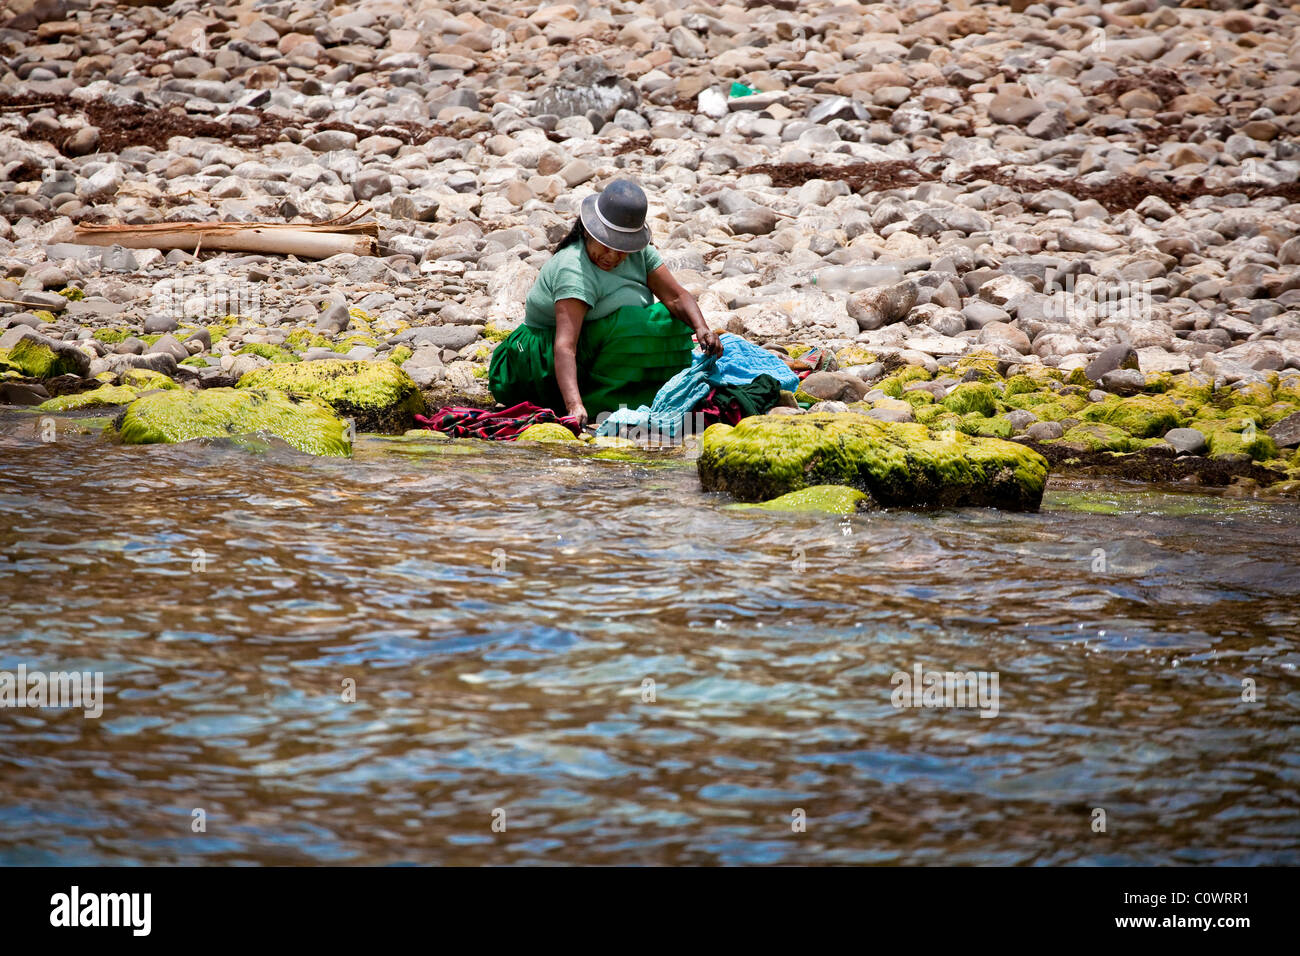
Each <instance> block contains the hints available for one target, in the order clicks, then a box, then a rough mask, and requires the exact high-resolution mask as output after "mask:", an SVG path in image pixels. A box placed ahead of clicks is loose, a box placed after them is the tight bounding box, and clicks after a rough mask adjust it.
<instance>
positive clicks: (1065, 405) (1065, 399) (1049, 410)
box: [1032, 395, 1088, 422]
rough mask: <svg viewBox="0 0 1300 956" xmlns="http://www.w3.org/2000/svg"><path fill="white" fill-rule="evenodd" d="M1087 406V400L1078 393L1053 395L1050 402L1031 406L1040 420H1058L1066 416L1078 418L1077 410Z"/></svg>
mask: <svg viewBox="0 0 1300 956" xmlns="http://www.w3.org/2000/svg"><path fill="white" fill-rule="evenodd" d="M1087 406H1088V400H1087V399H1086V398H1083V397H1082V396H1079V395H1055V396H1053V400H1052V401H1050V402H1044V403H1042V404H1041V405H1034V406H1032V408H1033V412H1034V414H1035V415H1037V416H1038V420H1039V421H1041V422H1059V421H1062V420H1063V419H1066V418H1078V417H1079V412H1081V411H1083V409H1085V408H1086V407H1087Z"/></svg>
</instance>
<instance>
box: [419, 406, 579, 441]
mask: <svg viewBox="0 0 1300 956" xmlns="http://www.w3.org/2000/svg"><path fill="white" fill-rule="evenodd" d="M415 421H416V424H418V425H420V426H421V427H423V428H428V429H430V430H431V431H436V432H443V433H445V434H448V435H451V436H452V437H454V438H484V439H487V440H489V441H514V440H515V439H516V438H518V437H519V435H520V433H522V432H523V430H524V429H526V428H527V427H528V426H529V425H540V424H543V423H545V422H555V423H556V424H558V425H563V426H564V427H565V428H567V429H569V431H571V432H573V434H574V435H579V434H581V432H582V426H581V425H579V424H578V420H577V419H576V418H574V417H573V416H572V415H565V416H559V415H556V414H555V412H554V411H552V410H551V409H549V408H543V407H542V406H540V405H534V404H532V403H531V402H520V403H519V404H518V405H512V406H510V407H509V408H503V409H501V410H500V411H495V412H494V411H491V410H490V409H486V408H464V407H458V406H455V405H448V406H445V407H444V408H439V409H437V410H436V411H434V412H433V413H432V414H429V415H416V416H415Z"/></svg>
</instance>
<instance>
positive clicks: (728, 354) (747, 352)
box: [656, 332, 799, 398]
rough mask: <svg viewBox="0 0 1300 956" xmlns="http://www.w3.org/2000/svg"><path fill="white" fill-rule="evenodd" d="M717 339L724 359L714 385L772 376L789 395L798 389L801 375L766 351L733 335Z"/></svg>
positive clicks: (741, 383)
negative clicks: (719, 340) (719, 341)
mask: <svg viewBox="0 0 1300 956" xmlns="http://www.w3.org/2000/svg"><path fill="white" fill-rule="evenodd" d="M718 338H719V339H721V340H722V357H721V358H719V359H718V364H717V368H716V369H715V371H714V372H713V373H712V374H711V375H710V376H709V381H710V382H712V383H713V384H714V385H748V384H749V383H750V382H752V381H753V380H754V379H756V378H758V377H759V376H760V375H770V376H772V377H773V378H774V379H776V380H777V382H779V383H780V385H781V387H782V388H783V389H785V390H786V391H787V392H793V391H795V390H796V389H797V388H798V387H799V376H798V375H796V374H795V373H794V372H792V371H790V366H788V365H786V364H785V363H784V362H782V361H781V360H780V359H779V358H777V357H776V356H775V355H773V354H772V353H771V352H769V351H768V350H767V349H765V348H763V347H761V346H758V345H755V344H754V343H753V342H747V341H745V340H744V339H742V338H741V337H740V336H739V335H732V334H731V333H730V332H723V333H722V335H720V336H718ZM694 354H695V355H700V354H702V353H701V352H699V351H696V352H695V353H694ZM656 398H657V396H656Z"/></svg>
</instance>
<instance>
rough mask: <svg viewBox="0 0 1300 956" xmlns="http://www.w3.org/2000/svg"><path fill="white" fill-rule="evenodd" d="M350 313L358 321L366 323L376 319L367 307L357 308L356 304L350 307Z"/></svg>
mask: <svg viewBox="0 0 1300 956" xmlns="http://www.w3.org/2000/svg"><path fill="white" fill-rule="evenodd" d="M348 315H350V316H351V317H352V318H353V319H354V320H356V321H357V322H364V323H365V324H366V325H369V324H370V323H371V322H373V321H375V317H374V316H373V315H371V314H370V313H369V312H367V311H366V310H365V309H359V308H357V307H356V306H355V305H354V306H352V307H351V308H350V309H348Z"/></svg>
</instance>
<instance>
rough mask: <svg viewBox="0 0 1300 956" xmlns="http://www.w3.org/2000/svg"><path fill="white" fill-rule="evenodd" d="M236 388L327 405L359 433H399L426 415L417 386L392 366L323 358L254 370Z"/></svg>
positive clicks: (385, 363) (380, 362) (387, 363)
mask: <svg viewBox="0 0 1300 956" xmlns="http://www.w3.org/2000/svg"><path fill="white" fill-rule="evenodd" d="M235 387H236V388H274V389H278V390H280V391H282V392H288V393H291V394H296V395H307V396H310V397H312V398H318V399H320V400H321V401H323V402H326V403H327V404H328V405H330V407H332V408H333V409H334V410H335V411H336V412H338V414H340V415H342V416H344V417H345V418H352V419H355V420H356V426H357V431H362V432H381V433H384V434H390V435H391V434H400V433H402V432H404V431H406V430H407V429H408V428H410V427H411V425H412V424H414V418H413V416H414V415H416V414H418V413H421V412H423V411H425V404H424V396H423V395H421V394H420V389H419V387H418V386H417V385H416V384H415V382H413V381H412V380H411V376H409V375H407V374H406V373H405V372H403V371H402V370H401V369H400V368H398V367H397V366H396V365H394V364H393V363H392V362H385V361H375V362H347V361H338V360H334V359H326V360H323V361H315V362H298V363H296V364H289V363H285V364H282V365H273V366H271V367H270V368H259V369H253V370H252V371H251V372H246V373H245V374H244V375H243V377H242V378H240V380H239V382H238V384H237V385H236V386H235Z"/></svg>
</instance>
